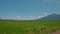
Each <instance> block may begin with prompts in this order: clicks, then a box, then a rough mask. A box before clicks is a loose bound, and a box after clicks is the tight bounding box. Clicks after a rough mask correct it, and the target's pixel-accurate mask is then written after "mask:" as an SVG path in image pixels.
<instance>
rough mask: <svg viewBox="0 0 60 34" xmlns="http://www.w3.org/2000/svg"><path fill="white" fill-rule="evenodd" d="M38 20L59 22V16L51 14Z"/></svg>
mask: <svg viewBox="0 0 60 34" xmlns="http://www.w3.org/2000/svg"><path fill="white" fill-rule="evenodd" d="M38 20H60V15H59V14H52V15H48V16H46V17H43V18H41V19H38Z"/></svg>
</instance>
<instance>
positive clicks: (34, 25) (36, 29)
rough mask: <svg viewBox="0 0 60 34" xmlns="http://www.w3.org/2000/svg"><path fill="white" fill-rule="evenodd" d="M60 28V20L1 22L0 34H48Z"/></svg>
mask: <svg viewBox="0 0 60 34" xmlns="http://www.w3.org/2000/svg"><path fill="white" fill-rule="evenodd" d="M59 28H60V21H59V20H25V21H24V20H23V21H13V20H0V34H48V33H50V32H53V31H55V30H57V29H59ZM44 30H45V31H44Z"/></svg>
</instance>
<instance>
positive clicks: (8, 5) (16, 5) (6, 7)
mask: <svg viewBox="0 0 60 34" xmlns="http://www.w3.org/2000/svg"><path fill="white" fill-rule="evenodd" d="M54 13H57V14H58V13H59V14H60V0H0V17H1V18H4V19H5V18H6V19H7V18H8V19H36V18H41V17H43V16H46V15H50V14H54Z"/></svg>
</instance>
